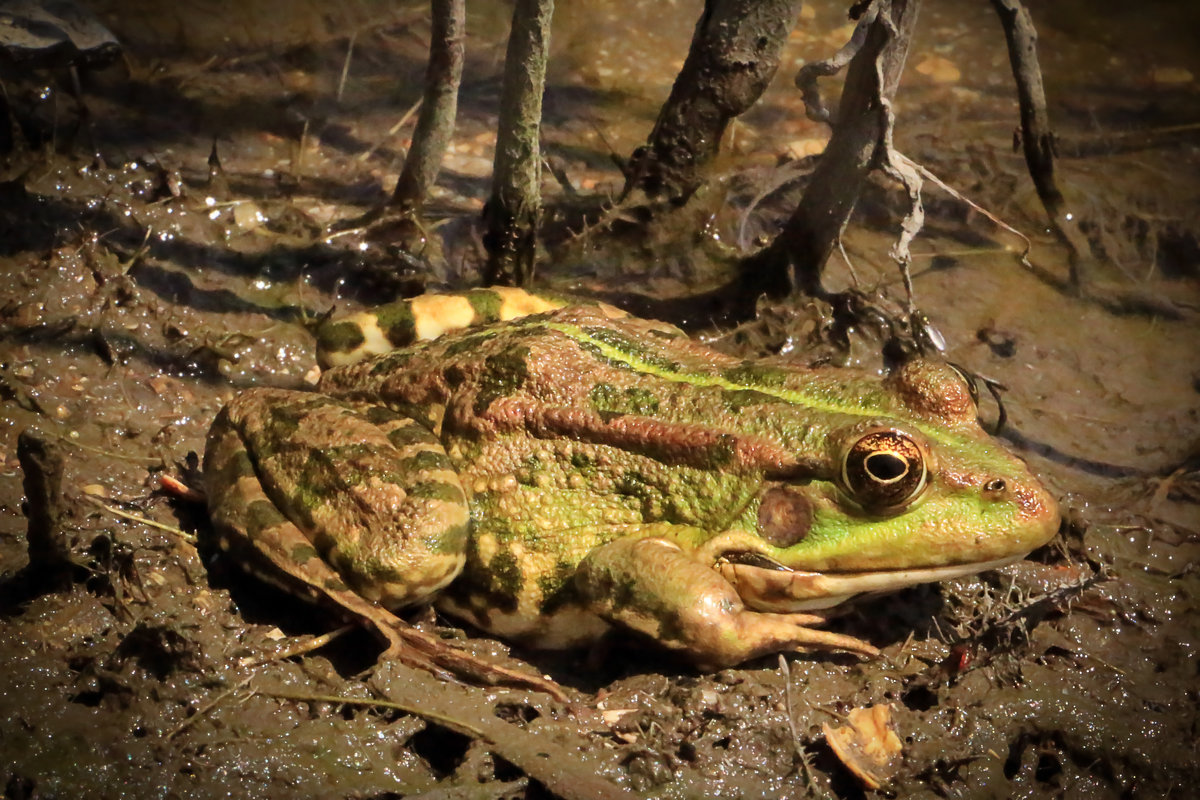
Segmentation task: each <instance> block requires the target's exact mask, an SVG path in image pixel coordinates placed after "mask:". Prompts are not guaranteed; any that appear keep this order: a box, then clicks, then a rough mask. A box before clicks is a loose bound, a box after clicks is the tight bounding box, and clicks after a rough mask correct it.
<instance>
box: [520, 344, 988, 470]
mask: <svg viewBox="0 0 1200 800" xmlns="http://www.w3.org/2000/svg"><path fill="white" fill-rule="evenodd" d="M540 324H541V325H542V326H544V327H546V328H549V329H551V330H555V331H558V332H559V333H562V334H564V335H566V336H569V337H571V338H572V339H574V340H575V341H577V342H580V343H586V344H587V345H589V346H591V347H594V348H595V349H596V350H597V351H598V352H599V353H600V354H601V355H603V356H604V357H605V358H607V359H609V360H611V361H615V362H617V363H621V364H625V365H627V366H629V367H630V368H632V369H634V370H636V371H637V372H642V373H646V374H648V375H654V376H656V377H659V378H662V379H663V380H667V381H673V382H675V383H686V384H690V385H692V386H712V387H717V388H721V389H726V390H729V391H733V392H744V391H746V390H747V389H753V390H754V391H756V392H759V393H761V394H763V395H767V396H769V397H774V398H776V399H778V400H784V401H786V402H789V403H794V404H796V405H801V406H805V407H807V408H811V409H813V410H814V411H823V412H827V413H837V414H846V415H851V416H860V417H874V416H891V415H892V414H891V413H890V412H888V411H886V410H883V409H866V408H861V407H857V406H850V405H838V404H837V403H834V402H830V401H829V400H826V399H823V398H819V397H814V396H812V395H808V394H805V393H803V392H799V391H796V390H794V389H784V388H781V387H777V386H766V385H762V384H757V385H754V386H746V385H745V384H740V383H734V382H733V381H730V380H728V379H726V378H723V377H721V376H720V375H713V374H706V373H695V372H677V371H672V370H665V369H663V368H662V367H661V366H659V365H657V364H654V363H652V362H651V361H649V360H647V359H644V358H641V357H640V356H638V355H636V354H634V353H630V352H628V351H625V350H622V349H620V348H619V347H616V346H614V345H612V344H610V343H608V342H605V341H604V340H602V339H600V338H597V337H595V336H592V335H591V334H589V333H588V332H587V331H585V330H584V329H582V328H580V327H579V326H577V325H566V324H563V323H561V322H542V323H540ZM908 422H909V424H912V425H913V426H914V427H916V428H917V429H919V430H920V431H921V432H922V433H924V434H925V435H926V436H928V437H929V438H930V439H932V440H934V441H937V442H941V443H943V444H949V445H957V446H962V447H970V446H976V447H977V446H978V443H976V442H972V441H971V440H969V439H965V438H963V437H961V436H957V435H955V434H953V433H952V432H948V431H946V430H944V429H941V428H937V427H933V426H929V425H925V424H921V423H919V422H915V421H908Z"/></svg>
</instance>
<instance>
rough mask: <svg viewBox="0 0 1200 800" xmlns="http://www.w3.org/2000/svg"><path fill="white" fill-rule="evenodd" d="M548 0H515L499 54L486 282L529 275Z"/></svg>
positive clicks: (538, 207)
mask: <svg viewBox="0 0 1200 800" xmlns="http://www.w3.org/2000/svg"><path fill="white" fill-rule="evenodd" d="M553 15H554V0H517V2H516V5H515V7H514V8H513V21H512V30H511V31H510V32H509V35H508V51H507V52H506V53H505V56H504V88H503V89H502V90H501V93H500V123H499V130H498V131H497V135H496V160H495V166H494V168H493V173H492V196H491V198H490V199H489V200H488V202H487V205H486V206H485V207H484V211H483V214H484V219H485V221H486V224H487V234H486V235H485V237H484V244H485V245H486V246H487V249H488V268H487V272H488V274H487V280H488V283H492V284H499V285H514V286H524V285H527V284H528V283H529V281H530V280H532V278H533V260H534V255H535V253H536V244H537V242H536V237H537V228H538V223H539V218H540V217H541V212H542V198H541V177H542V171H541V165H542V157H541V150H540V148H541V123H542V92H543V90H544V88H545V84H546V58H547V50H548V47H549V42H550V19H551V17H552V16H553Z"/></svg>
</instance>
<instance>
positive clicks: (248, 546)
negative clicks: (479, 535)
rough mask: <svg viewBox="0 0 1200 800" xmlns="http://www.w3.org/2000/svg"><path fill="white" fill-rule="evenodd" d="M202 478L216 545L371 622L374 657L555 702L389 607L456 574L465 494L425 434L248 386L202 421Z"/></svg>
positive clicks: (558, 693)
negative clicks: (209, 421)
mask: <svg viewBox="0 0 1200 800" xmlns="http://www.w3.org/2000/svg"><path fill="white" fill-rule="evenodd" d="M204 470H205V483H206V488H207V494H208V504H209V513H210V515H211V517H212V521H213V527H214V530H215V531H216V533H217V536H218V543H219V546H220V547H221V548H222V549H225V550H229V549H233V548H237V549H239V550H241V551H242V552H243V553H245V554H246V555H248V556H249V558H250V563H251V564H257V565H259V566H261V567H263V568H262V569H259V570H256V572H257V573H258V574H259V576H260V577H262V578H263V579H265V580H267V581H268V582H272V583H275V584H277V585H281V586H282V588H283V589H284V590H286V591H288V592H290V593H293V594H298V595H300V596H308V597H310V598H312V599H314V600H316V601H318V602H322V601H324V602H326V603H328V604H332V605H335V606H337V607H340V608H341V609H342V610H343V611H345V612H348V614H349V615H350V616H352V617H354V618H357V619H361V620H364V621H366V622H368V623H370V624H371V626H372V627H373V628H374V630H375V631H376V632H377V634H378V635H379V636H380V637H381V638H382V639H383V641H384V642H385V644H386V647H387V649H386V650H385V652H384V653H383V655H382V657H383V658H395V659H398V660H400V661H403V662H405V663H407V664H410V665H411V666H415V667H420V668H424V669H427V670H429V671H431V672H435V673H442V672H444V671H445V670H450V671H453V672H455V673H458V674H460V675H464V676H466V677H469V678H471V679H474V680H478V681H481V682H486V683H497V682H507V683H518V684H523V685H526V686H531V687H533V688H535V689H538V690H540V691H545V692H548V693H550V694H552V695H554V696H555V697H560V698H561V697H562V696H563V695H562V690H561V689H560V688H559V687H558V686H557V685H556V684H554V683H552V682H550V681H546V680H543V679H541V678H537V677H534V676H530V675H528V674H524V673H521V672H516V671H514V670H509V669H506V668H504V667H500V666H497V665H492V664H487V663H484V662H481V661H479V660H476V659H474V658H472V657H471V656H470V655H469V654H467V653H464V652H462V651H460V650H457V649H455V648H453V647H450V646H448V645H446V644H445V643H444V642H443V641H442V640H441V639H440V638H438V637H436V636H431V635H429V634H426V633H424V632H422V631H419V630H417V629H416V628H413V627H412V626H410V625H409V624H408V623H406V622H405V621H404V620H402V619H400V618H399V617H397V616H396V615H395V614H393V613H392V611H390V610H389V607H398V606H401V605H410V604H413V603H416V602H421V601H422V600H423V599H425V598H426V597H428V596H430V595H432V594H433V593H434V592H436V591H437V590H438V589H440V588H441V587H442V586H444V585H446V584H447V583H449V582H450V581H451V580H453V579H454V577H455V576H456V575H457V574H458V572H459V571H460V570H461V568H462V562H463V550H464V545H465V539H466V525H467V508H466V501H465V497H464V495H463V493H462V489H461V487H460V486H459V483H458V477H457V475H456V474H455V473H454V472H453V471H452V470H451V469H450V464H449V460H448V459H447V458H446V456H445V453H444V452H443V451H442V448H441V444H440V443H439V442H438V441H437V439H436V438H434V437H433V435H432V434H430V433H429V432H428V431H427V430H425V429H424V428H422V427H420V426H419V425H417V424H416V423H414V422H412V421H411V420H408V419H407V418H405V417H403V416H401V415H399V414H396V413H395V412H392V411H389V410H387V409H385V408H375V407H365V406H362V407H355V406H354V405H352V404H348V403H341V402H338V401H334V400H331V399H329V398H325V397H322V396H320V395H314V394H311V393H305V392H290V391H285V390H276V389H260V390H252V391H250V392H245V393H243V394H242V395H241V396H239V397H238V398H236V399H235V400H234V401H233V402H232V403H231V404H230V405H229V406H227V407H226V408H225V409H224V410H223V411H222V412H221V414H219V415H218V417H217V419H216V421H214V423H213V427H212V429H211V431H210V432H209V438H208V445H207V448H206V450H205V455H204ZM281 509H284V510H281ZM335 531H336V534H335ZM439 668H440V669H439Z"/></svg>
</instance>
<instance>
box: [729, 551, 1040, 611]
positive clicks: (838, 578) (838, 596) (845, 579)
mask: <svg viewBox="0 0 1200 800" xmlns="http://www.w3.org/2000/svg"><path fill="white" fill-rule="evenodd" d="M1024 557H1025V556H1024V554H1021V555H1016V556H1009V557H1007V558H998V559H996V560H994V561H979V562H976V563H974V564H954V565H951V566H947V567H925V568H922V569H896V570H880V571H876V572H841V573H838V572H833V573H822V572H801V571H798V570H789V569H782V570H781V569H768V568H764V567H756V566H751V565H749V564H738V563H733V562H728V561H726V562H721V563H719V564H718V565H717V570H718V571H719V572H720V573H721V575H722V576H723V577H724V578H725V580H727V581H729V582H730V583H731V584H733V585H734V587H735V588H736V589H737V593H738V595H739V596H741V598H742V602H744V603H745V604H746V606H747V607H748V608H751V609H753V610H755V611H771V612H776V613H785V614H787V613H795V612H797V611H811V610H815V609H822V608H832V607H833V606H836V605H838V604H840V603H844V602H845V601H847V600H849V599H850V598H852V597H854V596H856V595H860V594H874V593H877V592H890V591H894V590H896V589H902V588H904V587H906V586H913V585H915V584H918V583H931V582H934V581H944V580H947V579H948V578H957V577H959V576H962V575H971V574H974V573H976V572H983V571H984V570H989V569H997V568H999V567H1003V566H1006V565H1008V564H1012V563H1013V562H1015V561H1020V560H1021V559H1022V558H1024Z"/></svg>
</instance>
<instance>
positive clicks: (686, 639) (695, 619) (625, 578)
mask: <svg viewBox="0 0 1200 800" xmlns="http://www.w3.org/2000/svg"><path fill="white" fill-rule="evenodd" d="M575 586H576V588H577V590H578V591H579V592H580V594H581V595H582V596H583V597H584V598H585V600H586V602H587V604H588V606H589V607H590V608H591V609H592V610H593V611H595V612H596V613H597V614H600V616H602V617H604V618H605V619H608V620H609V621H610V622H613V623H616V624H619V625H623V626H625V627H627V628H630V629H631V630H635V631H638V632H640V633H643V634H646V635H648V636H650V637H651V638H653V639H654V640H656V641H657V642H659V643H660V644H662V645H663V646H664V647H668V648H671V649H673V650H678V651H681V652H682V653H684V654H685V655H687V656H688V657H690V658H691V660H692V661H694V662H695V663H696V664H697V665H698V666H700V667H701V668H704V669H719V668H723V667H730V666H734V665H736V664H740V663H742V662H743V661H748V660H750V659H752V658H756V657H758V656H762V655H766V654H768V653H775V652H780V651H785V650H794V651H808V650H843V651H847V652H852V653H858V654H860V655H876V654H878V652H879V651H878V650H876V649H875V648H874V647H872V646H871V645H869V644H867V643H866V642H864V641H862V640H860V639H856V638H854V637H852V636H843V635H840V634H836V633H831V632H829V631H822V630H816V629H814V628H813V627H812V626H813V625H818V624H821V623H822V622H824V621H825V620H824V618H823V617H820V616H817V615H813V614H779V613H771V612H760V611H753V610H751V609H748V608H746V606H745V604H744V603H743V602H742V599H741V597H739V596H738V593H737V590H736V589H735V588H734V586H733V585H732V584H730V583H729V581H727V580H725V578H723V577H722V576H721V574H720V573H718V572H717V571H716V570H714V569H713V568H712V567H711V566H709V565H708V564H705V563H703V562H701V561H699V560H697V559H696V558H694V557H692V556H691V555H690V554H688V553H687V552H686V551H685V550H683V549H682V548H681V547H680V546H679V545H677V544H675V543H674V542H671V541H669V540H667V539H663V538H657V537H654V538H643V539H616V540H614V541H612V542H609V543H608V544H606V545H603V546H602V547H599V548H597V549H596V550H593V551H592V552H591V554H589V555H588V557H587V558H585V559H584V560H583V562H582V563H581V564H580V565H579V568H578V569H577V570H576V573H575Z"/></svg>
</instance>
